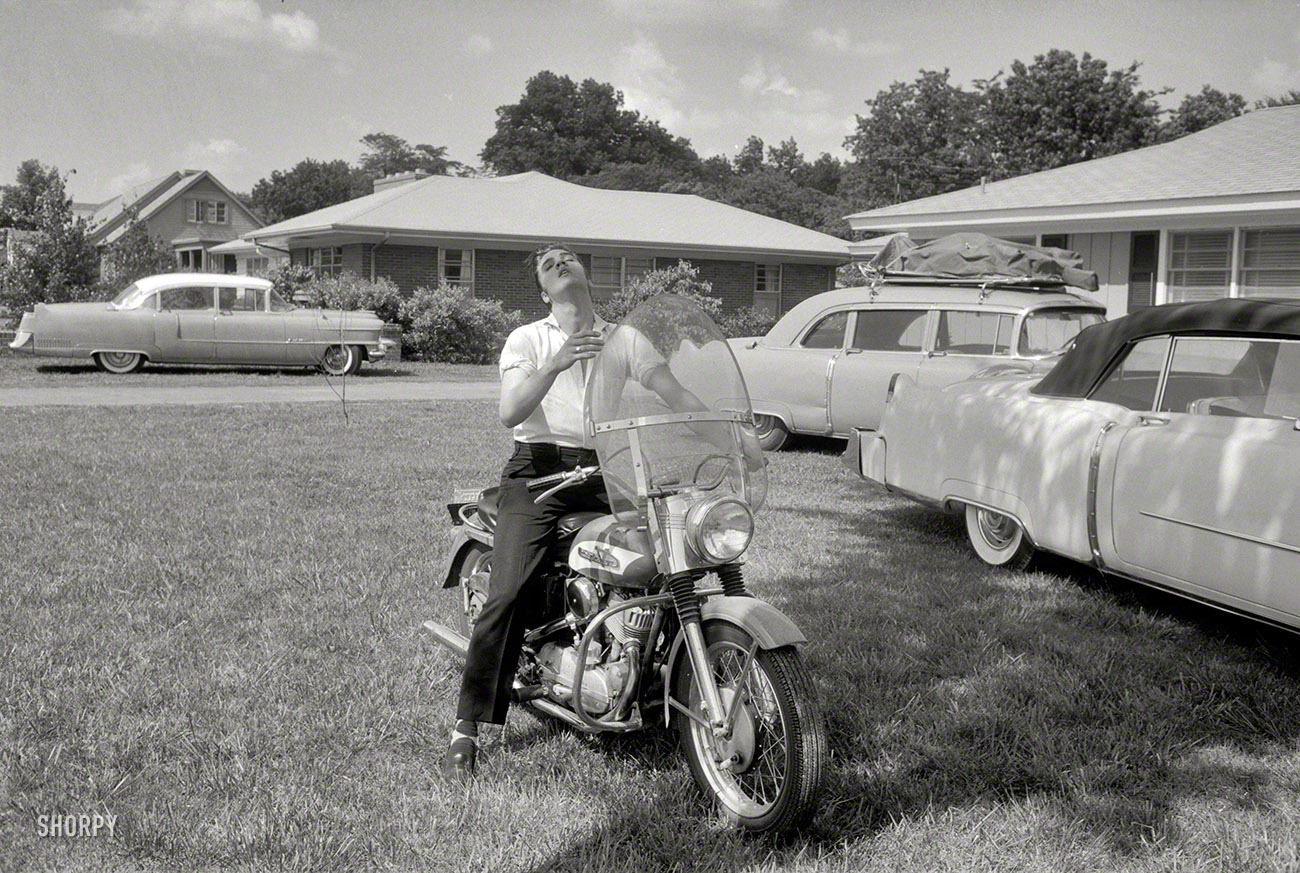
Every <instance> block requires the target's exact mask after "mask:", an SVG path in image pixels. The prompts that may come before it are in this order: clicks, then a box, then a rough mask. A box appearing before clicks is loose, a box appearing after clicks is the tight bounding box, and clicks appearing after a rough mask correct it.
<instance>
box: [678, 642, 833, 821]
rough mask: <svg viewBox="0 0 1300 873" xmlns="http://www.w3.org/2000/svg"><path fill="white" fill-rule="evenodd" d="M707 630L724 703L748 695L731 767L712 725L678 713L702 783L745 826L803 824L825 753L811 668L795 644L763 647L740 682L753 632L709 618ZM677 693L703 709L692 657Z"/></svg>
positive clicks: (683, 664)
mask: <svg viewBox="0 0 1300 873" xmlns="http://www.w3.org/2000/svg"><path fill="white" fill-rule="evenodd" d="M703 630H704V640H705V644H706V646H707V647H708V652H709V660H710V663H712V664H713V670H714V676H715V677H716V679H717V681H718V684H719V691H721V692H722V694H723V705H724V706H727V707H729V706H730V705H731V701H732V699H733V698H734V696H735V694H736V693H737V691H736V688H737V687H740V688H742V689H743V691H742V692H741V693H743V695H744V696H743V697H742V699H741V702H740V704H739V705H738V707H737V710H736V720H735V723H734V725H733V731H732V738H731V739H730V740H729V741H728V743H727V749H726V751H728V752H730V753H731V758H732V760H733V762H734V763H733V764H732V766H731V768H725V767H723V766H720V765H719V763H718V762H717V761H716V759H715V756H714V754H713V740H712V735H711V731H710V730H709V729H708V728H707V727H705V726H703V725H701V724H700V723H699V722H697V721H695V720H694V719H692V718H688V717H687V716H685V715H683V714H681V713H679V712H674V713H673V718H674V719H675V720H676V722H677V730H678V734H679V736H680V738H681V741H682V749H683V751H684V752H685V754H686V760H687V763H688V764H689V765H690V768H691V774H692V775H693V776H694V777H695V782H696V784H698V785H699V786H700V788H701V790H703V791H704V792H705V793H706V794H709V795H710V796H711V797H713V798H714V799H715V800H716V801H717V803H718V805H719V806H720V807H721V809H722V812H723V814H724V815H725V816H726V817H727V819H728V820H729V821H730V822H732V823H733V824H734V825H736V826H738V827H740V828H743V829H744V830H747V831H751V832H765V831H770V832H774V833H780V832H783V831H788V830H790V829H791V828H795V827H798V826H800V825H802V824H804V823H805V822H807V821H808V820H809V819H810V818H811V817H812V815H813V813H814V812H815V811H816V808H817V807H816V805H817V795H818V792H819V790H820V787H821V775H822V762H823V759H824V758H825V755H826V725H825V720H824V719H823V718H822V714H821V711H820V709H819V708H818V706H817V702H816V699H815V698H814V696H813V690H812V688H813V686H812V678H811V677H810V676H809V674H808V668H807V667H806V666H804V663H803V660H802V658H800V656H799V652H798V651H797V650H796V649H795V648H794V647H793V646H782V647H780V648H777V649H759V650H758V651H757V652H756V653H755V657H754V661H753V663H752V665H751V666H750V667H749V670H748V671H747V673H746V676H745V677H744V678H745V681H744V682H743V683H741V682H739V681H737V680H738V679H740V678H741V677H740V675H739V674H740V672H741V670H742V668H743V666H744V663H745V658H746V655H747V653H748V652H749V648H750V646H751V645H753V642H754V640H753V637H751V636H750V635H749V633H747V632H746V631H744V630H742V629H741V628H739V627H737V626H735V625H733V624H730V623H728V622H723V621H710V622H707V623H706V624H705V625H704V628H703ZM673 696H674V697H675V698H676V699H677V700H678V701H680V702H682V703H684V704H686V705H687V706H689V707H690V709H691V711H692V712H695V713H697V714H702V712H703V708H702V706H701V705H700V694H699V692H698V690H697V688H696V684H695V681H694V671H693V669H692V667H691V663H690V658H689V657H688V656H687V655H686V654H683V655H682V657H681V658H680V660H678V662H677V668H676V670H675V671H674V677H673Z"/></svg>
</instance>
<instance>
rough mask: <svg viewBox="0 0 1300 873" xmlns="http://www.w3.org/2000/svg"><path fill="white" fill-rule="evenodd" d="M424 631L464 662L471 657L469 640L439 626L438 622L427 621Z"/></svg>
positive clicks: (447, 628) (445, 627)
mask: <svg viewBox="0 0 1300 873" xmlns="http://www.w3.org/2000/svg"><path fill="white" fill-rule="evenodd" d="M424 629H425V630H427V631H428V632H429V633H431V634H433V638H434V639H435V640H437V641H438V642H439V643H441V644H442V645H444V646H446V647H447V648H448V649H449V650H451V653H452V654H453V655H456V656H457V657H459V658H460V659H461V660H462V661H463V660H465V659H466V658H467V657H469V640H467V639H465V638H464V637H463V636H461V635H460V634H458V633H456V631H454V630H452V629H451V628H449V627H447V626H445V625H441V624H438V623H437V622H436V621H426V622H425V623H424Z"/></svg>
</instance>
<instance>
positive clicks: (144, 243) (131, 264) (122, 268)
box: [99, 211, 176, 294]
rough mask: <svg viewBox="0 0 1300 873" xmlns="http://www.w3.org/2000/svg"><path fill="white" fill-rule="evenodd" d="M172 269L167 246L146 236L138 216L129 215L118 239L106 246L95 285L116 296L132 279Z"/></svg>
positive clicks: (145, 230)
mask: <svg viewBox="0 0 1300 873" xmlns="http://www.w3.org/2000/svg"><path fill="white" fill-rule="evenodd" d="M175 269H176V256H175V254H174V253H173V252H172V248H171V246H169V245H168V244H167V243H165V242H163V240H162V239H161V238H159V237H156V236H154V235H152V234H150V233H149V228H148V227H147V226H146V225H145V223H144V222H143V221H141V220H140V218H139V215H138V214H136V213H135V212H134V211H132V213H131V215H130V218H129V219H128V221H127V225H126V230H124V231H123V232H122V235H121V236H119V237H118V238H117V239H115V240H114V241H113V242H111V243H109V244H108V245H107V246H106V247H105V249H104V254H103V257H101V258H100V262H99V272H100V279H99V284H100V287H101V288H102V289H104V290H105V291H106V292H108V291H111V292H112V293H114V294H115V293H116V292H117V291H121V290H122V289H123V288H125V287H126V286H127V285H130V284H131V283H132V282H134V281H135V280H136V279H140V278H142V277H144V276H152V275H154V274H155V273H170V272H172V271H174V270H175Z"/></svg>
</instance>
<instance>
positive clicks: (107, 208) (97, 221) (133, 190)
mask: <svg viewBox="0 0 1300 873" xmlns="http://www.w3.org/2000/svg"><path fill="white" fill-rule="evenodd" d="M178 178H180V175H179V174H178V173H176V172H171V173H168V174H167V175H165V176H159V177H158V178H157V179H150V180H149V181H148V182H141V183H140V184H138V185H132V186H131V187H130V188H127V189H126V190H125V191H123V192H122V193H121V194H118V195H117V196H116V197H110V198H109V199H107V200H105V201H104V202H103V203H101V204H99V206H97V207H96V208H95V212H94V214H93V215H91V217H90V219H89V224H90V227H91V230H92V231H93V230H95V229H97V228H100V227H103V226H104V225H106V224H108V223H109V222H110V221H112V220H113V219H114V218H117V217H118V216H119V215H121V214H122V213H123V212H124V211H125V210H126V209H127V208H129V207H131V206H135V205H143V204H140V203H139V201H141V200H142V199H144V198H146V197H148V196H149V195H150V194H155V197H154V198H150V199H151V200H152V199H156V196H157V195H156V193H155V189H161V188H162V186H163V185H167V184H170V183H171V182H173V181H174V180H176V179H178Z"/></svg>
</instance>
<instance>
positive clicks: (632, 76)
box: [614, 33, 686, 130]
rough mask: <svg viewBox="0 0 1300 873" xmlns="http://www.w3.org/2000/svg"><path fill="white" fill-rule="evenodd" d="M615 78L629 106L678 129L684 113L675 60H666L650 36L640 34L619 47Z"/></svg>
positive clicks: (667, 126)
mask: <svg viewBox="0 0 1300 873" xmlns="http://www.w3.org/2000/svg"><path fill="white" fill-rule="evenodd" d="M614 78H615V82H616V84H617V86H618V89H619V90H620V91H622V92H623V104H624V105H625V106H626V107H627V108H628V109H633V110H635V111H637V112H640V113H641V114H642V115H644V116H646V117H648V118H651V119H654V120H655V121H658V122H659V123H660V124H662V125H663V126H664V127H666V128H668V129H670V130H680V129H681V126H682V124H683V123H684V122H685V121H686V115H685V113H683V112H682V111H681V110H680V109H678V108H677V105H676V98H677V97H678V96H680V95H681V94H682V93H683V92H684V91H685V88H684V87H683V86H682V81H681V79H680V78H679V77H678V75H677V67H676V65H675V64H671V63H669V62H668V59H667V58H665V57H664V55H663V52H661V51H660V50H659V46H657V45H656V44H655V43H654V42H653V41H652V40H650V39H647V38H646V37H645V36H643V35H642V34H640V33H638V34H636V39H635V40H633V41H632V42H631V43H629V44H628V45H625V46H623V47H621V48H620V49H619V52H618V60H617V61H616V63H615V67H614Z"/></svg>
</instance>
